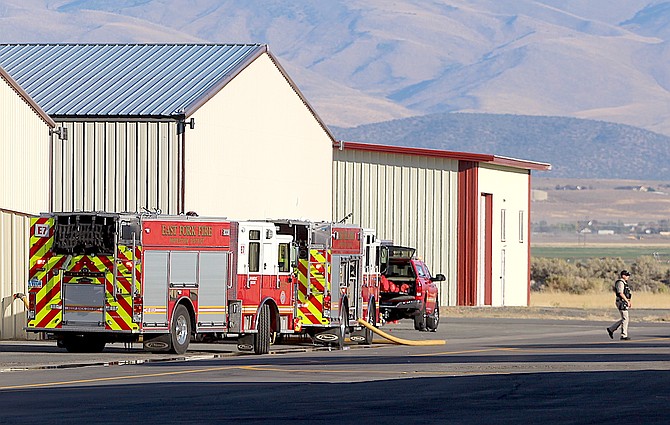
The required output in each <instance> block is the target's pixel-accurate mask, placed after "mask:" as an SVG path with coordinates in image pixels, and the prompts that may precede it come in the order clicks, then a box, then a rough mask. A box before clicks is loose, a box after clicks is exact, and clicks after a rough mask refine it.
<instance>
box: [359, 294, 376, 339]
mask: <svg viewBox="0 0 670 425" xmlns="http://www.w3.org/2000/svg"><path fill="white" fill-rule="evenodd" d="M366 321H367V322H368V323H369V324H371V325H372V326H374V327H377V304H375V302H374V300H373V301H371V302H370V304H368V317H367V319H366ZM374 335H375V334H374V333H373V332H372V329H370V328H365V341H362V342H360V344H367V345H370V344H372V339H373V338H374Z"/></svg>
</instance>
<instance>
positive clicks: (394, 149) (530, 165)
mask: <svg viewBox="0 0 670 425" xmlns="http://www.w3.org/2000/svg"><path fill="white" fill-rule="evenodd" d="M333 148H336V149H340V150H347V149H350V150H359V151H369V152H382V153H394V154H402V155H417V156H429V157H436V158H448V159H454V160H458V161H472V162H483V163H488V164H496V165H502V166H506V167H513V168H521V169H526V170H535V171H549V170H551V164H547V163H544V162H536V161H528V160H525V159H516V158H508V157H505V156H499V155H489V154H478V153H469V152H456V151H445V150H439V149H426V148H410V147H405V146H391V145H379V144H373V143H360V142H345V141H339V142H336V143H334V144H333Z"/></svg>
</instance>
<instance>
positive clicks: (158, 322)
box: [143, 250, 169, 328]
mask: <svg viewBox="0 0 670 425" xmlns="http://www.w3.org/2000/svg"><path fill="white" fill-rule="evenodd" d="M168 261H169V255H168V252H167V251H149V250H147V251H145V252H144V284H143V285H144V311H143V313H144V319H143V322H144V327H145V328H167V325H168V323H167V293H168Z"/></svg>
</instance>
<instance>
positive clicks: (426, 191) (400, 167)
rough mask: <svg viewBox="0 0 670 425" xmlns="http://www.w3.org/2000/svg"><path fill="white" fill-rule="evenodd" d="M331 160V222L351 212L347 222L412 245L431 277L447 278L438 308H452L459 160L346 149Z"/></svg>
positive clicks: (442, 283) (379, 235)
mask: <svg viewBox="0 0 670 425" xmlns="http://www.w3.org/2000/svg"><path fill="white" fill-rule="evenodd" d="M347 145H348V144H347V143H345V146H347ZM333 156H334V158H333V160H334V161H333V176H334V181H333V185H334V187H333V198H334V201H333V219H334V220H339V219H342V218H344V217H345V216H346V215H347V214H349V213H353V215H352V216H351V218H350V219H348V220H347V222H348V223H356V224H361V225H362V226H364V227H371V228H374V229H376V230H377V236H378V238H380V239H384V240H392V241H393V242H394V243H396V244H399V245H405V246H411V247H415V248H416V249H417V255H418V256H419V257H421V258H422V259H424V261H425V262H426V264H427V265H428V267H429V268H430V271H431V273H432V274H433V275H435V274H437V273H442V274H444V275H445V277H446V278H447V279H446V281H445V282H440V304H441V305H455V304H456V267H457V263H456V239H457V237H456V235H457V233H456V232H457V228H456V224H457V186H458V185H457V179H458V161H457V160H454V159H449V158H443V157H434V156H421V155H416V154H414V155H409V154H402V153H392V152H384V151H382V150H379V151H369V150H354V149H348V148H346V147H345V149H343V150H340V149H337V148H336V149H334V153H333Z"/></svg>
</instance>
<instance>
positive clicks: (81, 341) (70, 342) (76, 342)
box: [62, 335, 105, 353]
mask: <svg viewBox="0 0 670 425" xmlns="http://www.w3.org/2000/svg"><path fill="white" fill-rule="evenodd" d="M62 345H63V347H65V349H66V350H67V352H68V353H100V352H102V350H104V349H105V340H104V339H102V338H100V337H97V336H95V335H67V336H65V337H64V338H63V339H62Z"/></svg>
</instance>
